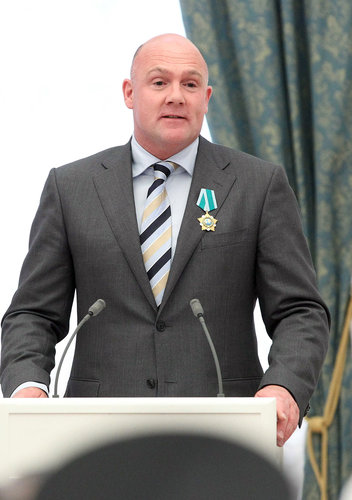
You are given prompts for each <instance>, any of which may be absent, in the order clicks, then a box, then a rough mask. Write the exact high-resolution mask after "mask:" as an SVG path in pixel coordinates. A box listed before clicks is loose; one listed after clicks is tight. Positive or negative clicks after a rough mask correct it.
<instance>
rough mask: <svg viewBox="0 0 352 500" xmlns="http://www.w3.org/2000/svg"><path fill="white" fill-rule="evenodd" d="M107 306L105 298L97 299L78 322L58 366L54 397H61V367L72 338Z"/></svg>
mask: <svg viewBox="0 0 352 500" xmlns="http://www.w3.org/2000/svg"><path fill="white" fill-rule="evenodd" d="M105 306H106V304H105V301H104V300H103V299H98V300H97V301H95V302H94V304H93V305H91V306H90V308H89V309H88V314H86V315H85V316H84V318H83V319H82V320H81V321H80V322H79V323H78V325H77V327H76V329H75V331H74V332H73V334H72V335H71V338H70V340H69V341H68V342H67V344H66V347H65V349H64V352H63V353H62V356H61V359H60V363H59V365H58V368H57V372H56V377H55V384H54V394H53V398H58V397H59V395H58V393H57V385H58V381H59V376H60V371H61V367H62V364H63V362H64V359H65V356H66V354H67V351H68V349H69V347H70V345H71V344H72V340H73V339H74V338H75V337H76V335H77V333H78V332H79V330H80V329H81V328H82V326H83V325H84V323H87V321H88V320H89V319H90V318H91V317H92V316H98V314H99V313H101V311H102V310H103V309H105Z"/></svg>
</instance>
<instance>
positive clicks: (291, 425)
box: [256, 385, 299, 446]
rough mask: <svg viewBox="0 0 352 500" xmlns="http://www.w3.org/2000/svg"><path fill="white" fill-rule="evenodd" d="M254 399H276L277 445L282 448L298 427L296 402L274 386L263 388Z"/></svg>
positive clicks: (282, 389) (283, 390)
mask: <svg viewBox="0 0 352 500" xmlns="http://www.w3.org/2000/svg"><path fill="white" fill-rule="evenodd" d="M256 397H273V398H276V413H277V445H278V446H283V445H284V444H285V442H286V441H287V440H288V439H289V437H290V436H291V435H292V434H293V432H294V431H295V429H296V427H297V425H298V420H299V409H298V406H297V403H296V401H295V400H294V399H293V397H292V395H291V394H290V393H289V391H287V390H286V389H285V388H284V387H281V386H275V385H268V386H266V387H263V389H261V390H260V391H258V392H257V394H256Z"/></svg>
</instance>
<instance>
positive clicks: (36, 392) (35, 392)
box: [12, 387, 48, 398]
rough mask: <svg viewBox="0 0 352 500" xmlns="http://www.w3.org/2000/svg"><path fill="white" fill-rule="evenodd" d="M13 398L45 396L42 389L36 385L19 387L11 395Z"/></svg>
mask: <svg viewBox="0 0 352 500" xmlns="http://www.w3.org/2000/svg"><path fill="white" fill-rule="evenodd" d="M12 397H13V398H47V397H48V395H47V393H46V392H44V391H42V390H41V389H39V388H38V387H26V388H25V389H21V390H19V391H18V392H16V394H14V395H13V396H12Z"/></svg>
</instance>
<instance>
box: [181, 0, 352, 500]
mask: <svg viewBox="0 0 352 500" xmlns="http://www.w3.org/2000/svg"><path fill="white" fill-rule="evenodd" d="M180 4H181V9H182V15H183V20H184V24H185V29H186V33H187V36H188V37H189V38H190V39H191V40H192V41H193V42H194V43H195V44H196V45H197V46H198V47H199V48H200V50H201V51H202V53H203V55H204V57H205V59H206V61H207V63H208V66H209V73H210V84H211V85H212V86H213V91H214V93H213V97H212V99H211V102H210V107H209V112H208V125H209V129H210V133H211V135H212V138H213V141H214V142H217V143H221V144H225V145H227V146H230V147H233V148H236V149H240V150H243V151H246V152H248V153H250V154H254V155H256V156H259V157H261V158H264V159H266V160H269V161H271V162H274V163H279V164H282V165H284V167H285V169H286V172H287V175H288V178H289V181H290V184H291V186H292V187H293V189H294V191H295V193H296V196H297V198H298V201H299V204H300V208H301V213H302V220H303V226H304V230H305V233H306V236H307V238H308V241H309V245H310V249H311V253H312V256H313V260H314V263H315V267H316V270H317V278H318V285H319V288H320V291H321V293H322V295H323V298H324V299H325V301H326V302H327V304H328V307H329V309H330V312H331V314H332V329H331V336H330V347H329V351H328V355H327V359H326V361H325V364H324V367H323V370H322V374H321V377H320V381H319V385H318V387H317V390H316V392H315V394H314V396H313V398H312V401H311V411H310V415H311V416H314V415H322V412H323V408H324V402H325V400H326V398H327V394H328V390H329V384H330V378H331V373H332V370H333V367H334V362H335V358H336V353H337V349H338V346H339V340H340V338H341V332H342V328H343V324H344V318H345V314H346V308H347V303H348V298H349V290H350V280H351V271H352V245H351V243H352V85H351V82H352V2H351V0H314V1H312V0H276V1H275V0H228V1H226V0H217V1H215V0H214V1H213V0H180ZM314 444H315V450H316V454H317V456H318V458H319V450H320V444H319V436H316V439H315V443H314ZM328 450H329V458H328V467H329V468H328V498H329V499H337V498H338V495H339V492H340V490H341V488H342V485H343V483H344V481H345V480H346V479H347V478H348V477H349V476H350V475H352V359H351V351H349V353H348V355H347V361H346V366H345V369H344V374H343V380H342V391H341V395H340V399H339V405H338V408H337V413H336V415H335V418H334V421H333V424H332V425H331V427H330V429H329V444H328ZM303 498H304V500H315V499H318V498H320V491H319V487H318V484H317V481H316V480H315V477H314V474H313V471H312V469H311V467H310V463H309V461H308V460H307V461H306V466H305V484H304V494H303Z"/></svg>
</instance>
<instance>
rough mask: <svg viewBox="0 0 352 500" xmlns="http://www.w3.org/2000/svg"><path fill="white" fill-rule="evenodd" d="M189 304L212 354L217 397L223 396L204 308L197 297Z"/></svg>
mask: <svg viewBox="0 0 352 500" xmlns="http://www.w3.org/2000/svg"><path fill="white" fill-rule="evenodd" d="M189 305H190V306H191V309H192V311H193V314H194V315H195V317H196V318H198V319H199V322H200V324H201V325H202V328H203V331H204V333H205V336H206V338H207V341H208V344H209V346H210V349H211V352H212V354H213V358H214V363H215V368H216V374H217V377H218V391H219V392H218V394H217V397H224V396H225V394H224V391H223V387H222V376H221V369H220V364H219V359H218V356H217V354H216V350H215V347H214V344H213V341H212V339H211V336H210V333H209V330H208V328H207V325H206V323H205V319H204V310H203V307H202V304H201V303H200V302H199V300H198V299H192V300H191V301H190V303H189Z"/></svg>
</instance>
